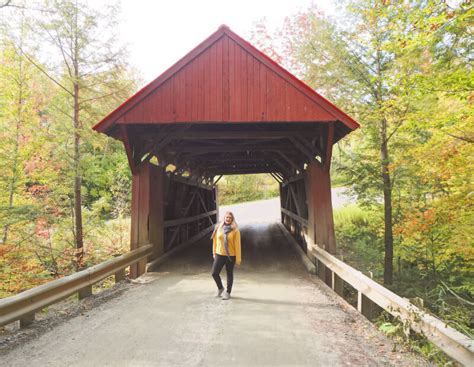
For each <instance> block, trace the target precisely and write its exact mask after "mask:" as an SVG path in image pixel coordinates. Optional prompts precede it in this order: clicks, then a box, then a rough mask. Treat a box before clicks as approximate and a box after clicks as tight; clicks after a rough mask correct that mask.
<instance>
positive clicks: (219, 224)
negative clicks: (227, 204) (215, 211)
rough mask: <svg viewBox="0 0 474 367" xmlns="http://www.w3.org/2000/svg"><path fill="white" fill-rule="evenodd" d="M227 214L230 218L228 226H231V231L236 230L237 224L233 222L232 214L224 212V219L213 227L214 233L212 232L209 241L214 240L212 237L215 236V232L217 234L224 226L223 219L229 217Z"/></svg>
mask: <svg viewBox="0 0 474 367" xmlns="http://www.w3.org/2000/svg"><path fill="white" fill-rule="evenodd" d="M229 214H230V215H231V216H232V223H231V224H230V225H231V226H232V230H236V229H238V226H237V223H236V222H235V217H234V213H232V212H225V214H224V219H223V220H222V221H221V222H219V223H217V224H216V226H215V227H214V231H213V232H212V235H211V239H212V238H214V236H215V235H216V232H217V231H218V230H219V229H220V228H222V227H223V226H224V223H225V217H226V216H227V215H229Z"/></svg>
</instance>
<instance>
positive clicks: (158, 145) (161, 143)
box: [145, 124, 191, 162]
mask: <svg viewBox="0 0 474 367" xmlns="http://www.w3.org/2000/svg"><path fill="white" fill-rule="evenodd" d="M190 127H191V124H185V125H180V126H179V127H178V131H176V132H174V133H169V134H168V135H166V136H165V137H163V139H161V140H160V141H159V142H157V143H156V146H155V148H153V149H152V150H151V151H150V153H148V155H147V157H146V158H145V161H146V162H148V161H149V160H150V159H151V158H152V157H153V156H155V155H158V154H159V153H160V152H161V151H162V150H163V149H164V148H165V147H166V146H167V145H168V144H169V143H171V142H172V141H173V140H174V139H176V138H178V137H179V134H180V133H182V132H184V131H186V130H187V129H189V128H190Z"/></svg>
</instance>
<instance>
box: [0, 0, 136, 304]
mask: <svg viewBox="0 0 474 367" xmlns="http://www.w3.org/2000/svg"><path fill="white" fill-rule="evenodd" d="M39 5H41V6H39ZM86 5H87V4H85V3H84V2H81V1H80V2H76V3H74V2H71V1H69V0H64V1H45V2H43V3H41V4H38V9H43V10H45V12H44V13H42V12H41V11H39V10H38V11H37V12H34V13H29V12H24V11H23V10H22V7H21V6H20V7H7V8H2V9H0V12H1V13H2V14H1V19H0V140H1V141H2V144H1V146H0V169H1V170H2V172H3V173H4V174H2V175H1V177H0V231H1V233H0V297H6V296H9V295H12V294H15V293H18V292H20V291H22V290H25V289H28V288H31V287H33V286H35V285H39V284H42V283H44V282H47V281H49V280H51V279H54V278H58V277H62V276H64V275H68V274H70V273H72V272H74V271H76V265H77V264H76V263H75V251H74V247H75V243H74V241H75V229H74V215H75V213H74V195H75V193H74V190H73V187H74V186H73V180H74V175H75V174H76V173H77V174H79V175H80V176H81V177H82V187H81V189H82V205H83V206H82V211H83V223H84V247H85V250H86V255H85V258H84V264H85V265H87V266H89V265H92V264H95V263H97V262H101V261H104V260H106V259H108V258H110V257H111V256H115V255H117V254H120V253H122V252H123V251H126V249H127V248H128V239H129V225H128V222H127V221H126V220H125V219H123V218H126V217H127V215H128V214H129V213H128V211H129V202H130V186H131V184H130V183H131V175H130V170H129V168H128V163H127V159H126V157H125V154H124V152H123V147H122V145H121V144H120V143H119V142H117V141H112V140H110V139H108V138H105V137H104V136H103V135H99V134H97V133H96V132H94V131H92V129H91V126H92V125H93V124H94V123H96V122H97V121H99V120H100V119H101V118H102V117H103V116H105V115H106V114H107V113H109V112H110V111H111V110H112V109H113V108H114V107H116V105H117V104H118V103H119V102H121V101H122V100H123V99H125V98H126V97H128V96H129V95H130V94H131V93H132V90H133V88H134V87H135V81H134V79H135V77H134V76H133V74H132V73H131V72H130V71H129V70H127V69H126V65H125V64H124V63H123V60H124V55H123V53H122V52H121V51H122V49H120V47H116V46H117V43H115V42H114V41H113V38H114V29H113V27H114V25H115V23H114V22H115V15H114V14H115V13H116V12H115V10H116V9H117V7H114V6H112V8H108V9H107V16H106V17H104V16H99V14H98V11H97V7H94V8H91V7H89V6H88V5H87V6H86ZM78 7H79V8H78ZM25 14H29V17H30V18H28V17H27V16H26V15H25ZM75 15H77V17H78V18H77V19H74V18H75ZM75 20H77V21H78V22H79V23H77V24H79V25H80V27H79V28H77V29H76V28H74V26H75V25H77V24H76V23H75ZM101 27H102V28H101ZM71 32H72V33H71ZM74 34H75V35H77V37H78V38H77V44H76V45H75V44H74V42H63V41H64V39H66V38H68V37H74ZM47 41H49V42H50V44H49V46H45V43H46V42H47ZM36 44H39V45H42V47H41V48H38V47H37V46H36ZM100 44H102V46H103V47H99V45H100ZM119 46H120V45H119ZM68 47H71V48H73V47H78V55H75V54H74V52H72V51H71V50H69V51H71V52H69V51H68V49H67V48H68ZM44 50H47V52H45V51H44ZM119 51H120V52H119ZM112 54H113V55H114V57H113V58H110V55H112ZM104 55H105V56H104ZM75 56H77V57H78V59H77V61H78V67H79V70H78V71H79V74H78V75H77V76H74V75H72V76H71V73H73V71H72V70H73V69H74V68H73V66H74V67H75V65H74V62H73V61H72V58H74V57H75ZM52 80H54V82H53V81H52ZM75 82H78V83H79V84H80V85H79V87H80V90H81V93H80V94H79V109H80V118H79V124H78V125H77V126H76V127H74V124H73V118H72V117H73V108H72V106H73V103H72V102H73V101H72V89H73V84H74V83H75ZM75 134H79V135H80V139H81V144H80V145H79V153H80V158H81V159H80V162H79V166H78V170H77V171H76V172H75V170H74V169H73V167H74V166H75V163H76V162H75V160H76V158H77V157H76V156H75V153H74V138H73V137H74V135H75Z"/></svg>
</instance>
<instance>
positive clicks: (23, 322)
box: [20, 312, 35, 329]
mask: <svg viewBox="0 0 474 367" xmlns="http://www.w3.org/2000/svg"><path fill="white" fill-rule="evenodd" d="M34 321H35V313H34V312H32V313H29V314H28V315H25V316H23V317H22V318H21V319H20V329H23V328H25V327H27V326H28V325H31V324H32V323H33V322H34Z"/></svg>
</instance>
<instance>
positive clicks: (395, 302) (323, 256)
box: [308, 245, 474, 366]
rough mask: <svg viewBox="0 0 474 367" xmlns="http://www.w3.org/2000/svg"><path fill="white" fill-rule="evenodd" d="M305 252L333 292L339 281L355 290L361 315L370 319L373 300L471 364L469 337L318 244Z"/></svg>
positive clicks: (340, 286)
mask: <svg viewBox="0 0 474 367" xmlns="http://www.w3.org/2000/svg"><path fill="white" fill-rule="evenodd" d="M308 252H309V254H310V255H312V256H314V258H315V259H316V262H317V263H316V266H317V268H318V271H317V273H318V274H319V275H320V277H322V278H323V279H324V278H326V270H325V268H326V269H329V271H330V272H331V277H330V279H331V281H330V284H328V285H330V286H331V287H332V289H333V290H334V291H335V292H336V293H338V294H339V295H341V296H342V289H343V282H346V283H348V284H349V285H351V286H352V287H354V288H355V289H356V290H357V293H358V297H357V298H358V302H357V309H358V310H359V312H361V313H362V314H363V315H365V316H366V317H368V318H369V319H370V318H371V316H372V315H373V310H374V303H375V304H376V305H378V306H380V307H381V308H383V309H384V310H385V311H387V312H389V313H390V314H392V315H393V316H395V317H398V318H400V319H401V320H402V321H403V322H404V323H406V326H407V327H409V328H411V329H412V330H414V331H415V332H418V333H421V334H423V335H425V336H426V338H427V339H428V340H429V341H431V342H432V343H433V344H435V345H436V346H438V347H439V348H440V349H441V350H442V351H443V352H445V353H446V354H447V355H448V356H450V357H451V358H453V359H454V360H456V361H458V362H460V363H462V364H463V365H466V366H473V365H474V340H473V339H470V338H469V337H467V336H466V335H464V334H462V333H460V332H459V331H457V330H455V329H453V328H452V327H450V326H448V325H446V323H444V322H442V321H441V320H439V319H437V318H436V317H434V316H431V315H429V314H427V313H426V312H424V311H423V310H421V309H419V308H418V307H416V306H415V305H413V304H412V303H410V302H409V301H408V300H407V299H405V298H402V297H400V296H398V295H396V294H395V293H393V292H391V291H390V290H388V289H387V288H385V287H383V286H382V285H380V284H378V283H377V282H375V281H373V280H372V279H370V278H369V277H367V276H365V275H364V274H362V273H361V272H360V271H358V270H356V269H354V268H352V267H351V266H349V265H347V264H346V263H344V262H342V261H341V260H339V259H337V258H336V257H334V256H333V255H331V254H329V253H328V252H326V251H325V250H323V249H322V248H320V247H319V246H316V245H313V247H312V248H308ZM321 265H323V266H321Z"/></svg>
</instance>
